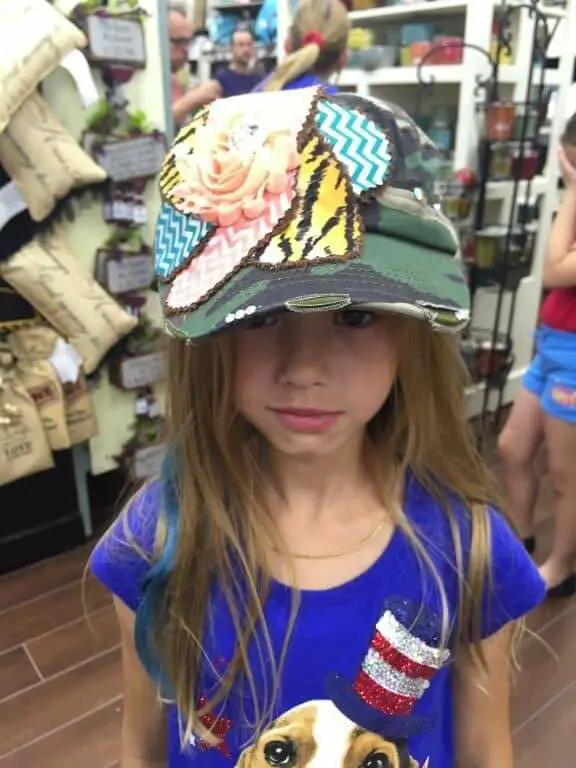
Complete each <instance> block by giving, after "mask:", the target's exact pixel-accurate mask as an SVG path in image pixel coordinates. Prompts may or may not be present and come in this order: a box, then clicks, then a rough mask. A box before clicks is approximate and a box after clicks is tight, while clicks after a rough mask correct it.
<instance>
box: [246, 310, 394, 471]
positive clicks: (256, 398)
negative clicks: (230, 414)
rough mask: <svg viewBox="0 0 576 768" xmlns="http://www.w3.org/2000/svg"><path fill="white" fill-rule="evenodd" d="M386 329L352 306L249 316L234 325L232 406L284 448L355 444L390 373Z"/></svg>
mask: <svg viewBox="0 0 576 768" xmlns="http://www.w3.org/2000/svg"><path fill="white" fill-rule="evenodd" d="M393 328H394V323H393V320H392V319H391V318H390V317H386V316H385V315H378V314H375V313H373V312H368V311H364V310H356V309H346V310H343V311H340V312H318V313H315V314H305V315H303V314H291V313H285V314H281V315H272V316H268V317H264V318H258V319H256V320H253V321H252V322H251V323H250V324H249V325H246V326H244V327H243V328H242V329H239V330H238V331H236V335H237V338H236V353H237V366H236V381H235V398H236V407H237V409H238V411H239V412H240V413H241V414H242V415H243V416H244V418H245V419H247V420H248V421H249V422H250V423H251V424H252V425H253V426H254V427H256V429H258V430H259V432H261V433H262V434H263V435H264V437H266V438H267V439H268V441H269V442H270V443H271V445H272V446H273V447H274V448H275V449H276V450H277V451H278V452H280V453H282V454H285V455H290V456H294V457H297V456H308V457H310V458H312V457H314V456H326V455H329V454H332V453H334V452H335V451H339V450H340V449H342V448H344V447H347V446H349V445H351V444H353V443H357V444H360V443H361V440H362V437H363V435H364V431H365V427H366V425H367V424H368V422H369V421H370V420H371V419H372V418H373V417H374V416H375V415H376V413H378V411H379V410H380V408H381V407H382V405H383V404H384V402H385V401H386V399H387V398H388V395H389V394H390V390H391V389H392V386H393V383H394V380H395V378H396V371H397V367H398V349H397V344H396V341H395V338H394V336H395V334H394V333H393Z"/></svg>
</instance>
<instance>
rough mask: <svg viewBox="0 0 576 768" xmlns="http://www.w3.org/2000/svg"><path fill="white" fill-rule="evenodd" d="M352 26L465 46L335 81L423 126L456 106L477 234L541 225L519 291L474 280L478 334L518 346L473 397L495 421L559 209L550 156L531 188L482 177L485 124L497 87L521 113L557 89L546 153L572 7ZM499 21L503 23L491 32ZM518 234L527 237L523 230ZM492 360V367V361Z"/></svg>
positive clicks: (575, 0) (562, 101)
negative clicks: (525, 218) (442, 56)
mask: <svg viewBox="0 0 576 768" xmlns="http://www.w3.org/2000/svg"><path fill="white" fill-rule="evenodd" d="M350 19H351V21H352V23H353V25H354V26H360V27H364V28H369V29H370V30H372V31H373V33H374V38H375V43H376V44H377V45H382V46H390V45H391V44H392V45H394V44H395V45H397V46H398V38H399V34H400V28H401V27H402V26H403V25H405V24H414V23H421V24H430V23H435V25H436V26H437V28H438V29H439V30H441V31H442V32H443V33H444V34H445V35H447V36H452V37H455V36H458V37H459V38H460V39H461V50H462V57H461V62H460V63H458V62H457V63H453V64H437V63H436V62H435V61H434V57H433V56H428V57H426V61H424V62H422V61H420V62H418V63H417V64H415V65H410V66H402V65H397V66H384V67H377V68H376V69H373V70H371V71H364V70H362V69H350V68H349V69H345V70H343V71H342V72H341V73H340V74H339V75H338V76H337V77H335V78H334V82H335V83H336V84H337V85H338V86H339V87H340V88H341V89H342V90H344V91H351V92H355V93H358V94H359V95H365V96H374V97H380V98H387V99H390V100H391V101H394V102H396V103H398V104H399V105H400V106H402V107H404V108H405V109H406V110H407V111H408V112H409V113H410V114H412V116H414V117H416V118H417V119H418V118H419V116H420V115H419V114H418V113H419V112H420V111H421V112H423V113H426V112H433V111H434V110H435V109H437V108H438V107H439V106H440V107H442V106H443V105H449V106H450V107H451V108H452V110H453V113H454V117H453V120H451V122H450V128H451V129H452V130H453V135H454V140H453V151H452V152H451V155H450V157H449V161H448V162H447V166H448V165H449V169H450V171H458V170H461V169H468V170H470V171H472V172H473V173H474V174H475V175H476V176H477V178H478V182H479V188H478V190H477V198H478V200H477V201H478V203H479V205H478V206H477V208H476V206H475V207H474V208H475V211H476V213H475V216H473V217H472V218H471V220H469V222H468V224H469V226H470V229H471V231H472V233H474V231H475V229H477V228H481V226H480V225H484V226H486V225H487V224H488V223H489V224H491V225H497V226H498V227H500V228H502V229H503V230H504V231H506V232H507V231H508V229H509V228H510V227H512V228H513V225H514V222H516V221H517V220H518V216H519V215H520V216H522V215H524V214H523V211H524V210H525V209H526V207H527V206H530V207H532V206H533V205H534V204H535V203H536V201H538V215H539V218H538V226H537V232H535V233H534V237H533V239H534V248H533V258H532V260H531V265H530V268H528V267H527V266H526V264H525V263H523V265H522V266H523V269H524V273H523V275H522V274H520V275H519V270H509V274H508V275H507V280H508V285H510V284H511V283H510V281H511V280H512V277H513V276H514V275H515V274H516V276H518V275H519V277H518V281H517V283H518V284H517V285H516V286H515V290H514V291H510V290H507V289H502V288H501V284H502V283H504V282H505V281H504V280H503V279H502V280H500V281H499V282H498V281H497V282H494V281H490V282H489V281H486V282H487V284H485V285H482V284H480V283H479V282H478V281H476V282H473V284H472V285H471V288H472V292H473V295H474V302H473V310H474V311H473V321H472V327H474V328H484V329H487V338H488V342H489V343H488V345H487V346H490V344H491V343H492V341H493V339H494V338H496V340H499V339H500V338H502V337H503V338H508V339H511V340H512V346H513V349H514V359H513V364H512V366H511V369H510V370H509V371H507V375H506V377H505V380H504V381H502V379H501V378H500V380H499V381H498V385H500V384H503V385H504V386H503V387H500V386H497V387H494V386H491V383H492V380H493V379H492V377H490V379H491V381H490V384H489V382H488V381H487V378H488V377H487V376H486V375H485V376H483V377H482V380H481V381H478V382H476V383H474V384H473V385H471V386H470V387H469V388H468V389H467V409H468V414H469V416H479V415H484V416H486V414H488V413H496V412H497V411H499V410H500V408H501V406H502V405H504V404H508V403H510V402H512V401H513V399H514V397H515V394H516V392H517V391H518V388H519V386H520V383H521V379H522V376H523V373H524V371H525V370H526V368H527V366H528V365H529V363H530V360H531V358H532V354H533V342H532V338H533V331H534V328H535V326H536V324H537V318H538V312H539V307H540V300H541V293H542V284H541V270H542V261H543V258H544V253H545V248H546V241H547V238H548V233H549V230H550V225H551V222H552V218H553V213H554V211H555V210H556V208H557V205H558V165H557V160H556V157H555V153H548V158H547V162H546V165H545V167H541V168H539V169H538V173H537V174H536V176H535V177H534V178H531V179H530V180H529V181H527V180H523V179H521V180H518V179H517V178H515V177H514V175H512V174H511V175H509V176H508V177H507V178H498V179H494V178H490V176H489V175H488V174H487V173H486V169H485V166H486V163H487V162H489V159H488V158H487V157H486V153H485V148H486V144H485V141H484V135H483V132H482V125H483V120H482V116H483V114H484V113H485V105H486V104H487V103H488V102H489V101H491V100H493V99H492V95H493V91H492V89H494V88H497V90H498V94H499V98H500V99H501V100H503V101H505V102H513V103H515V104H519V105H522V104H524V103H525V102H527V101H529V98H528V96H527V94H528V93H529V91H530V90H531V89H532V86H534V87H535V90H536V92H537V95H536V98H535V99H534V97H531V98H532V101H533V102H534V101H535V102H537V103H540V102H542V103H543V102H544V100H545V98H546V93H547V92H548V91H549V89H551V88H554V89H557V95H556V109H555V111H554V118H553V121H552V125H551V127H550V129H549V132H548V135H547V139H548V142H549V145H550V146H553V145H554V144H555V143H556V142H557V140H558V137H559V135H560V132H561V130H562V128H563V124H564V122H565V105H566V103H567V94H568V91H569V89H570V86H571V83H572V72H573V68H574V57H575V54H574V47H573V46H571V45H570V44H569V40H570V39H574V34H576V0H568V2H567V3H566V5H565V6H564V7H559V6H557V5H555V6H550V5H548V4H545V3H543V2H542V1H541V0H540V1H539V2H537V1H536V0H528V1H527V2H512V1H511V0H508V1H506V0H504V1H503V2H500V0H481V1H480V0H426V1H422V2H410V3H406V4H395V5H389V6H385V7H382V8H374V9H367V10H361V11H352V12H351V13H350ZM498 19H503V20H504V21H505V22H506V24H504V25H503V28H502V29H496V31H495V28H496V27H497V21H498ZM544 22H545V23H546V27H547V30H548V34H549V36H550V37H551V38H552V40H553V41H554V44H555V48H556V50H557V51H558V52H559V55H558V54H557V60H558V68H557V69H548V68H546V61H545V57H544V56H540V57H537V58H536V60H535V59H534V53H535V52H540V53H541V52H542V51H541V50H540V49H541V48H542V46H541V44H538V45H535V40H536V39H537V37H536V35H537V28H538V29H539V30H540V34H541V33H542V25H543V23H544ZM508 46H509V48H508ZM399 58H400V57H399ZM400 60H401V61H402V59H400ZM424 116H426V115H424ZM432 138H434V137H432ZM520 138H521V137H520ZM524 144H526V142H524ZM480 213H481V214H482V216H481V218H480ZM522 230H523V231H525V230H526V226H525V225H522ZM529 231H530V230H529V228H528V232H529ZM476 276H477V275H476ZM480 282H481V281H480ZM518 308H521V311H518ZM493 330H495V332H496V337H494V334H493V333H492V331H493ZM491 357H492V362H491V364H490V367H493V365H494V361H493V357H494V356H491ZM484 366H486V361H484Z"/></svg>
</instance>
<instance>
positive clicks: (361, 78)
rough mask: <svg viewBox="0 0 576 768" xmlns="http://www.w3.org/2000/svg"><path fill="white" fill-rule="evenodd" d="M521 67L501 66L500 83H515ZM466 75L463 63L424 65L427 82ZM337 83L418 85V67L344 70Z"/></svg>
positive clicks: (455, 79) (448, 81) (455, 81)
mask: <svg viewBox="0 0 576 768" xmlns="http://www.w3.org/2000/svg"><path fill="white" fill-rule="evenodd" d="M520 74H521V73H520V69H519V67H515V66H507V67H500V71H499V75H498V79H499V81H500V83H503V84H507V85H515V84H516V83H517V82H518V79H519V77H520ZM463 76H464V66H463V65H461V64H453V65H450V64H448V65H437V66H432V65H431V66H428V65H424V67H422V77H423V79H424V81H425V82H426V83H429V82H431V81H433V82H434V83H446V84H453V85H458V84H459V83H461V82H462V78H463ZM337 84H338V85H341V86H344V87H347V88H350V87H356V88H358V87H361V86H365V87H370V86H378V85H418V67H381V68H380V69H375V70H374V71H372V72H366V71H365V70H363V69H344V70H342V72H341V74H340V76H339V78H338V80H337Z"/></svg>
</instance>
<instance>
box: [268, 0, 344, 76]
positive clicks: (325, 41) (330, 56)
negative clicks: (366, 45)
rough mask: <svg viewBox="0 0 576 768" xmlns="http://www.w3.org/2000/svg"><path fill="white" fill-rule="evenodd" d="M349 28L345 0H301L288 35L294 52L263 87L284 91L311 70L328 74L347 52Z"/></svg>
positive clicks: (279, 65) (283, 61)
mask: <svg viewBox="0 0 576 768" xmlns="http://www.w3.org/2000/svg"><path fill="white" fill-rule="evenodd" d="M349 31H350V22H349V20H348V11H347V10H346V7H345V5H344V3H343V2H342V0H301V2H300V4H299V6H298V10H297V11H296V15H295V16H294V21H293V23H292V26H291V28H290V33H289V38H288V39H289V42H290V45H291V47H292V52H291V53H289V54H288V55H287V56H286V57H285V58H284V59H283V60H282V61H281V62H280V63H279V64H278V66H277V67H276V69H275V70H274V72H272V74H271V75H270V77H269V78H268V80H267V81H266V82H265V83H264V85H263V86H262V90H263V91H281V90H282V89H283V88H285V87H286V85H287V84H288V83H290V82H291V81H292V80H295V79H296V78H298V77H301V76H302V75H305V74H306V73H308V72H314V73H316V74H327V73H328V72H329V71H330V70H332V69H333V68H334V67H335V65H336V64H337V62H338V59H339V58H340V56H341V55H342V54H343V53H344V52H345V51H346V48H347V45H348V33H349ZM310 38H312V39H310ZM314 38H316V39H314Z"/></svg>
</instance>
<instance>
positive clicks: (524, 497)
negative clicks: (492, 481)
mask: <svg viewBox="0 0 576 768" xmlns="http://www.w3.org/2000/svg"><path fill="white" fill-rule="evenodd" d="M543 438H544V416H543V413H542V410H541V408H540V401H539V398H538V397H537V396H536V395H534V394H532V392H529V391H528V390H527V389H524V388H522V389H521V390H520V392H519V393H518V396H517V397H516V400H515V402H514V405H513V406H512V410H511V412H510V415H509V417H508V420H507V421H506V424H505V426H504V429H503V430H502V432H501V434H500V437H499V439H498V450H499V452H500V456H501V457H502V461H503V463H504V482H505V486H506V497H507V512H508V514H509V516H510V519H511V520H512V521H513V522H514V524H515V525H516V527H517V529H518V532H519V534H520V536H521V537H522V538H528V537H529V536H531V535H532V524H533V515H534V506H535V504H536V498H537V496H538V488H539V477H538V473H537V471H536V466H535V459H536V454H537V452H538V448H539V446H540V444H541V443H542V440H543Z"/></svg>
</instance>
